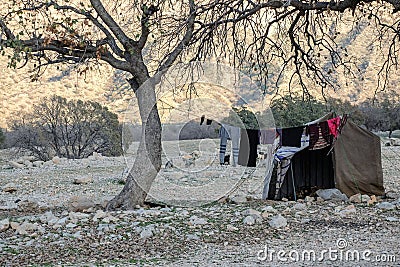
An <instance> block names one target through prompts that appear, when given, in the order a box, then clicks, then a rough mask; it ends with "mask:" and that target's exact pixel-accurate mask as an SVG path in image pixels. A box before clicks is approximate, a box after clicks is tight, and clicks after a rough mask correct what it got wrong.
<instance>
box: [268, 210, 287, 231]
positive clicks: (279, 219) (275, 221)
mask: <svg viewBox="0 0 400 267" xmlns="http://www.w3.org/2000/svg"><path fill="white" fill-rule="evenodd" d="M268 224H269V226H271V227H272V228H275V229H278V228H283V227H285V226H286V225H287V220H286V218H285V217H283V216H282V215H280V214H278V215H276V216H274V217H272V218H271V220H270V221H269V222H268Z"/></svg>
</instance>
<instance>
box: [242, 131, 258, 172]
mask: <svg viewBox="0 0 400 267" xmlns="http://www.w3.org/2000/svg"><path fill="white" fill-rule="evenodd" d="M259 143H260V138H259V135H258V130H253V129H241V134H240V150H239V161H238V162H239V165H242V166H247V167H256V165H257V156H258V154H257V146H258V144H259Z"/></svg>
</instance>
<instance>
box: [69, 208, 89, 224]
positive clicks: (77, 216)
mask: <svg viewBox="0 0 400 267" xmlns="http://www.w3.org/2000/svg"><path fill="white" fill-rule="evenodd" d="M89 216H90V215H89V214H85V213H81V212H73V211H71V212H70V213H69V215H68V217H69V219H70V220H71V222H72V223H77V222H78V221H80V220H83V219H87V218H88V217H89Z"/></svg>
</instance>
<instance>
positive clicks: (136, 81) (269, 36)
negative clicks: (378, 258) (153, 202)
mask: <svg viewBox="0 0 400 267" xmlns="http://www.w3.org/2000/svg"><path fill="white" fill-rule="evenodd" d="M389 10H390V11H389ZM398 10H400V2H399V1H398V0H383V1H373V0H364V1H361V0H337V1H336V0H333V1H329V2H324V1H314V0H311V1H301V0H287V1H279V0H270V1H251V0H224V1H222V0H213V1H211V0H209V1H208V0H205V1H200V2H197V3H195V1H194V0H185V1H171V0H156V1H145V0H142V1H133V3H132V2H131V1H129V2H124V1H112V0H90V2H89V1H71V0H48V1H42V0H37V1H31V0H13V1H11V0H10V1H8V2H7V3H5V4H3V11H2V14H1V16H0V27H1V30H2V31H1V35H0V47H1V49H5V48H11V49H12V52H11V54H10V55H9V57H10V65H11V66H13V67H16V66H19V65H20V64H22V65H24V62H25V61H28V60H30V61H32V62H33V63H34V69H33V71H34V72H33V74H32V78H33V80H34V79H36V78H37V77H38V75H40V74H41V73H42V72H43V71H45V69H46V66H48V65H51V64H59V63H70V64H78V65H79V68H80V70H81V71H82V72H85V71H87V70H89V69H90V64H91V63H98V62H101V61H103V62H106V63H108V64H110V65H111V66H112V67H113V68H115V69H118V70H122V71H125V72H126V73H128V74H130V75H131V77H130V78H129V79H128V82H129V84H130V87H131V89H132V90H133V91H134V92H135V93H136V98H137V101H138V106H139V109H140V115H141V116H142V122H143V127H142V139H141V142H140V145H139V149H138V154H137V158H136V161H135V163H134V166H133V168H132V169H131V171H130V173H129V175H128V178H127V183H126V184H125V187H124V188H123V190H122V191H121V193H120V194H119V195H118V196H116V197H115V198H114V199H113V200H112V201H111V202H110V203H109V205H108V208H109V209H115V208H119V207H123V208H126V209H130V208H133V207H135V205H137V204H143V201H144V199H145V197H146V195H147V192H148V189H149V188H150V186H151V183H152V182H153V180H154V178H155V176H156V174H157V173H158V171H159V170H160V168H161V122H160V118H159V114H158V109H157V105H153V103H155V102H156V95H155V92H154V86H149V87H148V89H147V90H145V91H142V90H138V88H139V87H140V86H141V85H143V84H144V83H145V82H146V81H147V80H148V79H150V78H151V77H153V76H154V74H155V73H160V72H161V73H162V71H165V70H166V69H167V68H168V67H170V66H171V65H172V64H173V63H175V62H177V61H184V62H188V61H190V60H203V59H209V58H215V59H216V60H222V59H223V60H228V61H229V62H230V63H231V64H233V65H234V66H235V67H241V68H242V69H243V70H247V72H248V73H250V74H252V75H253V74H254V76H255V77H256V78H257V79H258V81H259V82H260V84H264V86H271V85H272V84H275V86H276V88H278V87H279V85H280V84H281V83H282V81H283V76H284V74H285V75H286V76H287V81H288V84H289V88H292V87H293V86H297V85H299V86H300V88H302V89H303V92H304V93H305V95H307V93H308V89H309V86H313V85H314V84H317V85H318V86H319V87H320V88H321V89H322V90H324V89H325V88H327V87H333V88H335V87H336V86H337V85H336V82H335V79H336V78H337V76H338V75H342V74H345V75H346V76H348V77H349V79H351V78H353V77H356V76H357V75H358V73H357V66H356V64H355V63H354V58H353V57H352V56H351V55H348V53H347V51H346V49H345V48H343V47H342V46H341V44H340V43H337V42H336V41H335V38H336V36H338V35H340V32H338V31H337V30H336V27H332V25H336V24H339V23H346V21H345V20H347V22H348V21H350V22H351V23H353V24H354V27H356V24H357V22H358V21H359V20H360V19H361V18H364V17H366V18H367V19H369V20H371V21H373V23H374V24H375V26H376V27H377V29H378V30H379V33H380V35H377V36H376V39H375V42H376V44H378V45H381V46H382V49H381V50H382V51H384V52H385V51H386V52H387V53H386V56H387V58H386V60H385V63H384V65H383V66H382V69H381V72H380V74H383V78H384V81H386V80H387V79H388V76H387V75H389V74H390V71H391V70H392V69H393V67H397V64H398V62H397V56H398V42H399V38H398V37H399V30H398V29H399V20H397V18H396V17H395V16H393V15H391V14H390V12H391V11H393V12H397V11H398ZM349 17H350V20H349V19H348V18H349ZM388 40H390V41H389V42H388ZM385 49H386V50H385ZM7 51H9V50H7ZM7 51H6V52H7ZM20 62H21V63H20ZM276 66H280V67H279V69H276ZM271 80H273V81H274V83H271ZM156 82H157V81H154V82H153V83H150V85H151V84H155V83H156ZM381 84H382V83H381ZM385 85H386V83H385V82H383V84H382V86H383V87H385ZM265 88H267V87H265ZM139 181H140V186H139V185H138V182H139Z"/></svg>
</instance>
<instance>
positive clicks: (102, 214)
mask: <svg viewBox="0 0 400 267" xmlns="http://www.w3.org/2000/svg"><path fill="white" fill-rule="evenodd" d="M107 215H108V213H107V212H104V211H102V210H97V211H96V214H95V215H94V216H93V221H94V222H97V221H98V220H99V219H103V218H105V217H107Z"/></svg>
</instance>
